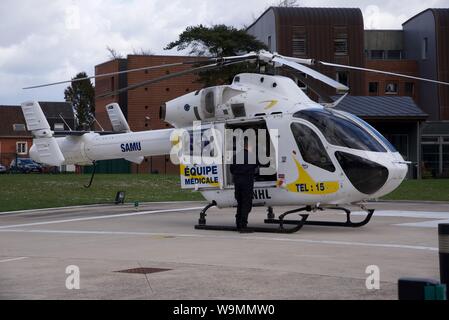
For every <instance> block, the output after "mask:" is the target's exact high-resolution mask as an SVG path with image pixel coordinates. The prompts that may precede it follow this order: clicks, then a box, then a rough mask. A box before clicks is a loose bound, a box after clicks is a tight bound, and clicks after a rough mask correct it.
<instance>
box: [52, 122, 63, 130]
mask: <svg viewBox="0 0 449 320" xmlns="http://www.w3.org/2000/svg"><path fill="white" fill-rule="evenodd" d="M53 128H54V130H55V131H64V129H65V128H64V124H63V123H55V125H54V127H53Z"/></svg>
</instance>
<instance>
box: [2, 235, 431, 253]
mask: <svg viewBox="0 0 449 320" xmlns="http://www.w3.org/2000/svg"><path fill="white" fill-rule="evenodd" d="M4 232H13V233H42V234H68V235H70V234H72V235H77V234H83V235H116V236H162V237H174V238H176V237H178V238H203V239H204V238H212V239H230V240H242V239H244V240H245V241H246V240H264V241H279V242H297V243H308V244H328V245H340V246H359V247H376V248H389V249H410V250H424V251H438V248H436V247H427V246H416V245H404V244H392V243H369V242H351V241H334V240H308V239H294V238H273V237H258V236H247V235H235V236H224V235H213V234H176V233H152V232H126V231H124V232H121V231H78V230H0V233H4Z"/></svg>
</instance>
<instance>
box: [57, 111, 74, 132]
mask: <svg viewBox="0 0 449 320" xmlns="http://www.w3.org/2000/svg"><path fill="white" fill-rule="evenodd" d="M59 117H60V118H61V120H62V121H64V123H65V125H66V126H67V128H69V131H73V130H72V128H71V127H70V126H69V124H68V123H67V122H66V121H65V120H64V117H63V116H62V114H61V113H60V114H59Z"/></svg>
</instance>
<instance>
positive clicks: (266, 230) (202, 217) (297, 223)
mask: <svg viewBox="0 0 449 320" xmlns="http://www.w3.org/2000/svg"><path fill="white" fill-rule="evenodd" d="M216 205H217V203H215V202H212V203H210V204H208V205H207V206H206V207H204V209H203V210H202V211H201V212H200V219H199V221H198V224H197V225H196V226H195V229H196V230H213V231H239V229H237V227H235V226H217V225H215V226H212V225H207V224H206V216H207V214H206V212H207V210H209V209H210V208H212V207H215V206H216ZM296 212H299V211H296ZM301 217H302V219H301V220H297V221H289V223H282V222H281V223H279V228H267V227H248V228H247V231H249V232H261V233H295V232H298V231H299V230H301V228H302V227H303V226H304V224H305V222H306V221H307V218H308V217H309V215H308V214H304V215H301ZM273 220H274V219H273ZM270 221H271V220H270ZM270 223H271V222H270ZM271 224H276V223H274V222H273V223H271ZM284 224H286V225H287V224H288V225H294V227H291V228H284Z"/></svg>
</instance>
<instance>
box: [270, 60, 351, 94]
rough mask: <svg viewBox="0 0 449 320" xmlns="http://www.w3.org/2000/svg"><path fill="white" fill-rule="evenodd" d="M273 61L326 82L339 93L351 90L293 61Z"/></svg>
mask: <svg viewBox="0 0 449 320" xmlns="http://www.w3.org/2000/svg"><path fill="white" fill-rule="evenodd" d="M273 61H274V62H277V63H280V64H283V65H286V66H289V67H290V68H293V69H296V70H298V71H300V72H303V73H305V74H307V75H309V76H310V77H312V78H314V79H316V80H318V81H321V82H324V83H325V84H327V85H328V86H331V87H333V88H335V89H337V90H338V91H339V92H347V91H349V88H348V87H347V86H345V85H344V84H341V83H339V82H337V81H335V80H334V79H331V78H329V77H328V76H325V75H324V74H322V73H319V72H318V71H315V70H313V69H310V68H309V67H306V66H304V65H302V64H299V63H296V62H293V61H289V60H286V59H284V58H280V57H274V58H273Z"/></svg>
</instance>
